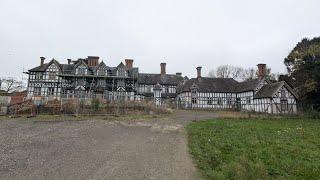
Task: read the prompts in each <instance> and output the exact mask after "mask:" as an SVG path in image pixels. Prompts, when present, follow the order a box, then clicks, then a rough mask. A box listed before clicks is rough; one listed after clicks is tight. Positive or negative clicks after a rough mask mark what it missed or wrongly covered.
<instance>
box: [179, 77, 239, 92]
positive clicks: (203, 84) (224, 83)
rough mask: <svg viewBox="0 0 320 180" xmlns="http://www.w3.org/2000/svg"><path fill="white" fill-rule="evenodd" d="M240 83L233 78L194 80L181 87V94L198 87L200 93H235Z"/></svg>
mask: <svg viewBox="0 0 320 180" xmlns="http://www.w3.org/2000/svg"><path fill="white" fill-rule="evenodd" d="M237 85H238V82H237V81H236V80H234V79H232V78H208V77H201V78H192V79H190V80H188V81H186V82H185V84H184V85H182V87H180V88H179V89H180V92H188V91H190V89H191V87H192V86H197V87H198V91H199V92H235V91H236V87H237Z"/></svg>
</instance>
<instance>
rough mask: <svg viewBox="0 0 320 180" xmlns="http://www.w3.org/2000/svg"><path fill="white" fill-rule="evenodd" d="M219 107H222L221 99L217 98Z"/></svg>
mask: <svg viewBox="0 0 320 180" xmlns="http://www.w3.org/2000/svg"><path fill="white" fill-rule="evenodd" d="M217 103H218V104H219V105H222V98H220V97H219V98H218V102H217Z"/></svg>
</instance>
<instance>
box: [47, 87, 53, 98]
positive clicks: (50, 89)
mask: <svg viewBox="0 0 320 180" xmlns="http://www.w3.org/2000/svg"><path fill="white" fill-rule="evenodd" d="M48 95H49V96H53V95H54V88H52V87H49V88H48Z"/></svg>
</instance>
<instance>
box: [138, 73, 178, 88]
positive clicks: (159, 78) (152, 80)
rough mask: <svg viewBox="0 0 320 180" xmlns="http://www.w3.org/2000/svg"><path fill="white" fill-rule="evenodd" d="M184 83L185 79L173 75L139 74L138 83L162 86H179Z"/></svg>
mask: <svg viewBox="0 0 320 180" xmlns="http://www.w3.org/2000/svg"><path fill="white" fill-rule="evenodd" d="M182 81H183V77H182V76H179V75H173V74H147V73H139V78H138V83H140V84H157V83H159V84H161V85H176V86H177V85H178V84H180V83H181V82H182Z"/></svg>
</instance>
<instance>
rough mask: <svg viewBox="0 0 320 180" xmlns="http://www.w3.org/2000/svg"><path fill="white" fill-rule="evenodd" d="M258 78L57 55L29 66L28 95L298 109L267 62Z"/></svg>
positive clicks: (35, 97)
mask: <svg viewBox="0 0 320 180" xmlns="http://www.w3.org/2000/svg"><path fill="white" fill-rule="evenodd" d="M258 72H259V78H257V79H253V80H249V81H244V82H237V81H236V80H234V79H232V78H208V77H202V76H201V67H198V68H197V77H196V78H192V79H189V78H188V77H183V76H182V73H176V74H167V73H166V63H161V64H160V73H159V74H155V73H140V72H139V68H137V67H134V66H133V60H132V59H126V60H125V64H124V63H122V62H121V63H120V64H119V65H118V66H116V67H110V66H107V65H106V64H105V63H104V62H103V61H101V62H100V61H99V57H97V56H88V57H87V58H84V59H77V60H71V59H68V60H67V63H66V64H61V63H59V62H58V61H57V60H55V59H52V60H51V61H49V62H47V63H45V58H44V57H41V58H40V65H39V66H38V67H35V68H33V69H30V70H29V71H28V72H27V73H28V74H29V80H28V96H27V97H28V98H29V99H33V100H34V102H35V103H43V102H45V101H50V100H55V99H58V100H60V99H73V98H77V99H92V98H99V99H102V100H105V101H106V102H118V101H153V102H154V103H155V104H156V105H157V106H161V105H163V104H174V105H175V106H177V107H179V108H184V109H236V110H246V111H256V112H265V113H273V114H280V113H286V114H287V113H292V114H294V113H296V112H297V108H296V104H297V95H296V93H295V92H294V90H293V89H292V88H291V87H290V86H289V85H288V84H286V83H285V82H277V83H271V82H269V81H267V80H265V78H264V75H265V72H266V65H265V64H259V65H258Z"/></svg>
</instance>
